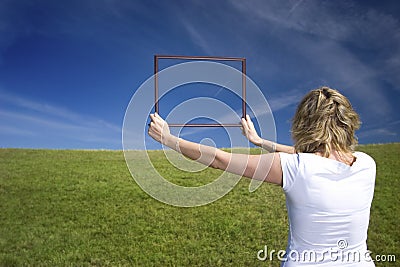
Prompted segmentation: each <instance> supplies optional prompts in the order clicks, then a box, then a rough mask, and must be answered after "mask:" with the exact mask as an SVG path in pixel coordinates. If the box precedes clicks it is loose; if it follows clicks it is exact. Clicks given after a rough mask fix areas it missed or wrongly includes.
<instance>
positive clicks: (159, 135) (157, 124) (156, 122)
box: [148, 113, 171, 144]
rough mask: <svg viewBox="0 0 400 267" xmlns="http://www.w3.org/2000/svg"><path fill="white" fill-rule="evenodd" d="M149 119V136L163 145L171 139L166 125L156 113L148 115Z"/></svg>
mask: <svg viewBox="0 0 400 267" xmlns="http://www.w3.org/2000/svg"><path fill="white" fill-rule="evenodd" d="M150 118H151V122H150V127H149V131H148V133H149V135H150V136H151V137H152V138H153V139H154V140H156V141H157V142H160V143H162V144H165V143H166V141H167V139H168V138H169V137H171V133H170V131H169V126H168V123H167V122H166V121H164V120H163V119H162V118H161V117H160V115H158V114H157V113H154V114H150Z"/></svg>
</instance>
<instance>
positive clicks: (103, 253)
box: [0, 144, 400, 266]
mask: <svg viewBox="0 0 400 267" xmlns="http://www.w3.org/2000/svg"><path fill="white" fill-rule="evenodd" d="M358 150H361V151H364V152H367V153H369V154H370V155H371V156H372V157H374V158H375V160H376V162H377V168H378V169H377V181H376V190H375V197H374V201H373V206H372V211H371V220H370V228H369V236H368V237H369V238H368V246H369V249H370V250H371V251H372V252H373V253H374V254H394V255H396V257H397V262H400V230H399V229H400V228H399V227H398V224H399V223H398V217H399V215H400V207H399V204H400V203H399V196H400V174H399V156H400V144H385V145H368V146H360V147H359V148H358ZM151 153H152V154H151V158H152V159H153V161H154V164H155V166H156V167H157V168H158V169H159V171H160V172H161V173H164V174H168V175H171V176H173V178H171V181H173V182H176V183H177V184H180V183H181V184H185V181H186V182H189V184H190V183H191V181H190V180H192V181H193V179H196V181H198V182H200V183H206V182H209V181H210V180H212V179H213V177H217V176H218V174H219V173H220V172H219V171H217V170H213V169H206V170H204V171H202V172H201V173H197V174H194V175H190V177H188V175H187V174H185V173H180V172H179V171H176V170H174V171H171V170H173V169H172V168H171V167H170V166H169V165H168V164H167V163H166V160H165V158H164V157H163V156H162V154H161V153H160V152H151ZM196 183H197V182H196ZM248 185H249V180H246V179H242V181H240V182H239V184H238V186H236V187H235V188H234V189H233V190H232V191H231V192H230V193H229V194H228V195H226V196H225V197H223V198H222V199H220V200H219V201H216V202H214V203H212V204H209V205H206V206H202V207H196V208H178V207H173V206H169V205H166V204H163V203H160V202H158V201H156V200H154V199H153V198H152V197H150V196H148V195H147V194H146V193H144V192H143V191H142V190H141V189H140V188H139V186H138V185H137V184H136V183H135V182H134V180H133V179H132V177H131V176H130V173H129V171H128V169H127V166H126V164H125V160H124V156H123V153H122V152H121V151H69V150H59V151H57V150H27V149H0V211H1V213H0V266H27V265H29V266H37V265H40V266H279V262H278V260H277V259H274V260H273V261H269V260H267V261H263V262H262V261H259V260H257V252H258V251H259V250H261V249H263V248H264V246H265V245H268V247H269V248H271V249H275V250H279V249H285V246H286V240H287V230H288V227H287V215H286V208H285V199H284V194H283V192H282V189H281V188H279V187H277V186H273V185H268V184H264V185H262V186H261V187H260V188H259V189H258V190H256V191H255V192H253V193H249V192H248ZM354 197H357V196H354ZM376 266H396V263H395V262H390V263H389V262H386V263H378V262H377V263H376ZM397 266H400V263H397Z"/></svg>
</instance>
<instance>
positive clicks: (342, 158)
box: [315, 150, 356, 166]
mask: <svg viewBox="0 0 400 267" xmlns="http://www.w3.org/2000/svg"><path fill="white" fill-rule="evenodd" d="M315 154H316V155H318V156H321V157H322V156H323V155H322V153H320V152H316V153H315ZM328 158H329V159H333V160H336V161H339V162H342V163H344V164H347V165H349V166H352V165H353V163H354V162H355V161H356V157H355V156H353V154H352V153H350V152H348V153H344V152H339V151H336V150H331V153H330V154H329V157H328Z"/></svg>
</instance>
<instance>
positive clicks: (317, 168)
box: [280, 152, 376, 267]
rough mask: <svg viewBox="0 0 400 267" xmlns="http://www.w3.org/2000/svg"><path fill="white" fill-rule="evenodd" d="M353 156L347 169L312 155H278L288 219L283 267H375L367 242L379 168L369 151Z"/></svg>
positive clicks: (336, 162) (338, 163)
mask: <svg viewBox="0 0 400 267" xmlns="http://www.w3.org/2000/svg"><path fill="white" fill-rule="evenodd" d="M353 155H354V156H355V157H356V161H355V162H354V163H353V165H352V166H349V165H346V164H344V163H341V162H338V161H336V160H333V159H328V158H324V157H321V156H318V155H315V154H312V153H299V154H286V153H280V158H281V165H282V172H283V190H284V191H285V194H286V206H287V210H288V217H289V238H288V246H287V249H286V253H287V254H286V259H287V260H286V261H282V265H281V266H284V267H289V266H316V265H317V266H357V267H358V266H360V267H361V266H362V267H368V266H375V265H374V263H373V261H372V259H371V258H369V255H370V254H369V251H368V250H367V245H366V240H367V230H368V223H369V214H370V208H371V202H372V198H373V194H374V185H375V174H376V166H375V161H374V160H373V159H372V158H371V157H370V156H368V155H367V154H365V153H362V152H355V153H354V154H353ZM358 255H359V256H360V257H358Z"/></svg>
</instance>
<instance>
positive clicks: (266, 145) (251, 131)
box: [242, 115, 295, 154]
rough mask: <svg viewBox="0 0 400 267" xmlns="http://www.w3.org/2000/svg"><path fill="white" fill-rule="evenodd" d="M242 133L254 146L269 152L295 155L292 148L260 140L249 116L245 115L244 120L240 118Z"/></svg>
mask: <svg viewBox="0 0 400 267" xmlns="http://www.w3.org/2000/svg"><path fill="white" fill-rule="evenodd" d="M242 132H243V135H244V136H246V138H247V139H248V140H249V141H250V142H251V143H253V144H254V145H256V146H259V147H261V148H263V149H265V150H267V151H269V152H285V153H289V154H293V153H295V150H294V147H292V146H287V145H282V144H278V143H274V142H272V141H269V140H265V139H262V138H261V137H260V136H258V134H257V131H256V129H255V128H254V124H253V122H252V121H251V119H250V116H249V115H246V119H245V118H242Z"/></svg>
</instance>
